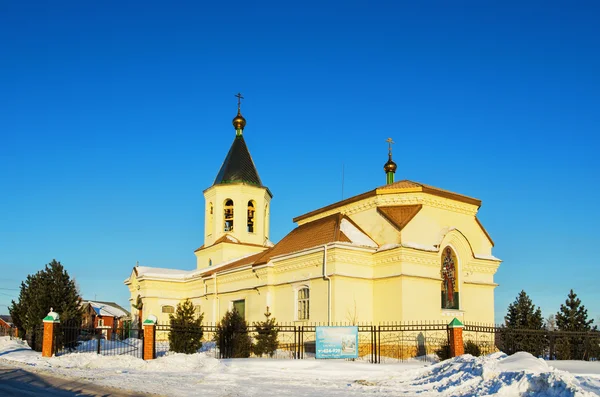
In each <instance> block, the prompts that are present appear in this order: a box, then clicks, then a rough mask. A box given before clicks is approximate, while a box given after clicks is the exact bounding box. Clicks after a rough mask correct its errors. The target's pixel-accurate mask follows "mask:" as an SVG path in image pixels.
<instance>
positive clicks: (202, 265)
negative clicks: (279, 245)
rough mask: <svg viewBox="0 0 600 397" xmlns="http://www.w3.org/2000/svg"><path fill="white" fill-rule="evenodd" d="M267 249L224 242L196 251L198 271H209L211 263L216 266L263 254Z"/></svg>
mask: <svg viewBox="0 0 600 397" xmlns="http://www.w3.org/2000/svg"><path fill="white" fill-rule="evenodd" d="M265 249H266V248H265V247H260V246H253V245H244V244H234V243H231V244H230V243H225V242H223V243H219V244H216V245H212V246H210V247H207V248H204V249H202V250H200V251H196V252H195V255H196V265H197V268H198V269H207V268H209V267H210V264H211V263H212V266H216V265H219V264H220V263H223V262H227V261H231V260H234V259H238V258H242V257H244V256H247V255H251V254H256V253H259V252H262V251H264V250H265Z"/></svg>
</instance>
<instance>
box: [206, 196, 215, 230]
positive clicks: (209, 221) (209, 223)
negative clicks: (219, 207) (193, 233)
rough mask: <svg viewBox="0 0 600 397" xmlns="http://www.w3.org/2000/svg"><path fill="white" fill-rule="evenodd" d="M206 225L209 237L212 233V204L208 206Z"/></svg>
mask: <svg viewBox="0 0 600 397" xmlns="http://www.w3.org/2000/svg"><path fill="white" fill-rule="evenodd" d="M206 218H207V219H206V223H207V225H208V227H207V229H208V235H209V236H210V235H211V234H212V232H213V218H214V215H213V203H209V204H208V214H207V217H206Z"/></svg>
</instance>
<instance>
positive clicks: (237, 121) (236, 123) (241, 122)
mask: <svg viewBox="0 0 600 397" xmlns="http://www.w3.org/2000/svg"><path fill="white" fill-rule="evenodd" d="M232 123H233V127H234V128H235V129H236V130H243V129H244V127H245V126H246V119H245V118H244V116H242V113H241V112H240V111H239V109H238V114H237V116H235V117H234V118H233V121H232Z"/></svg>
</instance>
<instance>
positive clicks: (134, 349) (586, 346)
mask: <svg viewBox="0 0 600 397" xmlns="http://www.w3.org/2000/svg"><path fill="white" fill-rule="evenodd" d="M321 325H323V326H325V325H326V324H320V323H313V324H306V323H304V324H297V323H296V324H294V323H287V324H285V323H284V324H276V326H275V327H274V329H275V330H276V331H277V336H276V341H277V346H276V348H275V349H274V350H273V351H272V352H270V353H267V354H265V353H264V351H263V352H262V353H259V352H257V350H255V349H253V348H252V347H248V346H252V345H256V342H257V340H258V336H259V334H260V332H264V329H263V330H262V331H261V329H260V327H259V326H258V325H256V324H253V325H248V326H247V328H246V330H245V331H244V332H243V335H240V333H241V332H239V331H238V332H237V334H236V333H235V332H234V334H232V335H229V336H226V337H225V336H222V334H220V333H219V332H218V330H219V327H218V325H217V324H210V323H209V324H203V325H202V326H201V327H200V328H197V327H196V328H193V327H191V328H181V327H179V328H177V327H172V326H171V325H166V324H159V325H156V326H155V328H154V332H155V334H154V345H153V348H154V357H160V356H164V355H166V354H167V353H168V352H172V351H181V349H182V346H183V349H184V350H186V344H188V343H189V346H187V348H189V349H192V351H191V352H195V351H201V352H206V353H207V354H208V355H210V356H212V357H215V358H230V357H266V358H273V359H306V358H314V357H315V353H316V329H317V327H318V326H321ZM333 325H336V326H350V325H352V324H347V323H336V324H333ZM357 328H358V360H362V361H367V362H370V363H381V362H393V361H404V360H408V359H418V360H423V361H435V360H437V358H438V357H439V358H441V359H444V358H447V357H448V355H449V329H448V325H447V324H445V323H437V322H418V323H384V324H380V325H371V324H359V325H357ZM0 332H2V329H0ZM462 332H463V341H464V347H465V353H469V354H472V355H486V354H490V353H493V352H497V351H502V352H504V353H506V354H512V353H515V352H518V351H526V352H529V353H531V354H533V355H534V356H536V357H541V358H545V359H548V360H592V361H600V331H589V332H570V331H548V330H530V329H509V328H506V327H504V326H497V325H485V324H474V323H466V324H465V325H464V328H463V331H462ZM173 333H178V336H179V337H178V338H177V342H176V343H178V344H179V345H178V346H174V345H173V340H172V339H171V338H170V337H171V336H172V334H173ZM54 335H55V339H54V343H55V347H56V355H63V354H68V353H76V352H79V353H83V352H93V353H97V354H102V355H133V356H135V357H140V358H142V357H143V351H144V339H143V331H142V330H135V329H129V327H127V328H111V329H106V328H104V329H99V328H86V327H81V326H74V325H69V324H59V325H58V326H57V329H56V332H55V334H54ZM21 336H22V335H21ZM236 337H243V338H245V340H246V343H247V346H246V348H249V350H247V351H246V352H245V353H244V354H243V355H240V353H239V352H237V351H234V350H232V345H231V343H232V342H231V341H232V340H233V339H235V338H236ZM25 338H26V339H27V341H28V343H29V345H30V346H31V347H32V349H34V350H37V351H41V350H42V340H43V325H41V324H40V325H39V326H37V327H35V328H34V329H33V330H30V331H28V332H27V333H26V334H25ZM232 338H233V339H232ZM198 341H199V342H201V347H200V345H199V344H198V343H197V342H198ZM189 349H187V350H189ZM436 356H437V357H436Z"/></svg>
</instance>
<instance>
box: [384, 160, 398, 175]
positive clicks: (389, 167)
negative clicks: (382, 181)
mask: <svg viewBox="0 0 600 397" xmlns="http://www.w3.org/2000/svg"><path fill="white" fill-rule="evenodd" d="M396 168H398V166H397V165H396V163H394V162H393V161H392V156H390V159H389V160H388V162H387V163H385V165H384V166H383V170H384V171H385V172H386V173H388V172H396Z"/></svg>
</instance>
